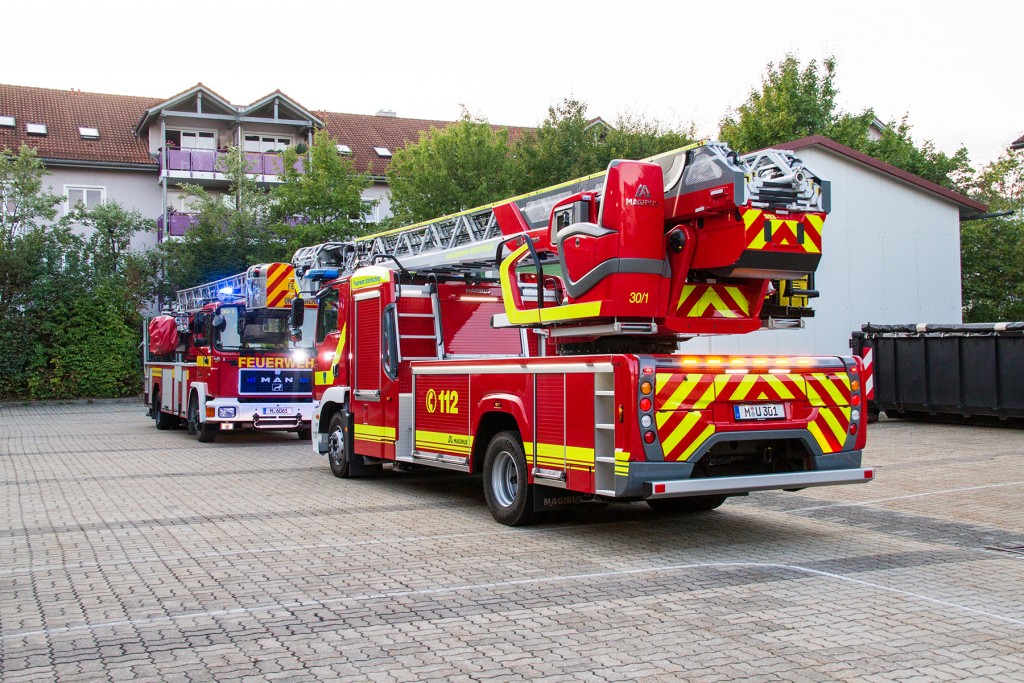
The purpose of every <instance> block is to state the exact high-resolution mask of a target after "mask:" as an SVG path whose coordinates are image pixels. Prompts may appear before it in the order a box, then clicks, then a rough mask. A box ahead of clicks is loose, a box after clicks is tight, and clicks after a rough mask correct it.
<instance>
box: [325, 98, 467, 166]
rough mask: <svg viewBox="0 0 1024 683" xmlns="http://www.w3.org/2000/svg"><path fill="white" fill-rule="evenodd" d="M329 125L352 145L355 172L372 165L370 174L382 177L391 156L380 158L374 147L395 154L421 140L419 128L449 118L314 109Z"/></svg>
mask: <svg viewBox="0 0 1024 683" xmlns="http://www.w3.org/2000/svg"><path fill="white" fill-rule="evenodd" d="M313 113H314V114H316V115H317V116H319V117H320V118H321V119H323V121H324V123H326V124H327V132H328V133H330V134H331V137H333V138H334V139H336V140H337V141H338V142H339V143H340V144H342V145H348V146H349V147H351V148H352V161H353V163H354V164H355V168H356V171H359V172H360V173H364V172H366V171H367V167H369V171H370V175H374V176H383V175H384V172H385V171H387V168H388V164H389V163H390V162H391V158H390V157H387V158H385V157H381V156H380V155H379V154H377V153H376V152H375V151H374V149H373V148H374V147H386V148H387V149H388V150H390V151H391V152H392V153H394V152H395V150H396V149H400V148H402V147H404V146H405V145H406V143H408V142H416V141H418V140H419V139H420V131H427V130H430V129H431V128H444V127H445V126H448V125H450V124H451V122H450V121H428V120H425V119H400V118H397V117H393V116H367V115H364V114H338V113H332V112H326V111H316V112H313Z"/></svg>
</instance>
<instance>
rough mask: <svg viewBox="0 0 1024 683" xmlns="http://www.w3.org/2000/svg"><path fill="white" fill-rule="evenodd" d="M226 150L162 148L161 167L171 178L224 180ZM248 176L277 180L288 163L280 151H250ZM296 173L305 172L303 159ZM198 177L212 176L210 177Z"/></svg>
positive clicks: (248, 154) (295, 165)
mask: <svg viewBox="0 0 1024 683" xmlns="http://www.w3.org/2000/svg"><path fill="white" fill-rule="evenodd" d="M227 155H228V150H226V149H218V150H213V149H189V148H187V147H181V148H173V147H172V148H169V149H161V150H160V154H159V161H160V168H161V169H162V170H163V171H164V172H166V173H169V174H170V175H174V176H176V177H188V178H195V177H200V178H201V177H211V178H223V177H224V173H223V169H224V164H223V162H221V159H224V158H226V157H227ZM245 162H246V173H249V174H251V175H261V176H271V177H272V178H273V179H274V180H277V176H279V175H280V174H281V172H282V171H283V170H284V160H283V159H282V158H281V155H280V154H279V153H277V152H246V153H245ZM294 167H295V170H296V171H298V172H299V173H304V172H305V164H304V163H303V160H302V159H299V160H298V161H296V162H295V164H294ZM196 174H210V175H209V176H204V175H200V176H197V175H196ZM267 180H269V178H267Z"/></svg>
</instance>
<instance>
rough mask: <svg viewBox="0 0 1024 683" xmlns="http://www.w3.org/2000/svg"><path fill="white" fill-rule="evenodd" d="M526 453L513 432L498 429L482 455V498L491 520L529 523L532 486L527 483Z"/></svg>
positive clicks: (507, 524)
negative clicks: (485, 501)
mask: <svg viewBox="0 0 1024 683" xmlns="http://www.w3.org/2000/svg"><path fill="white" fill-rule="evenodd" d="M527 481H528V474H527V469H526V455H525V454H524V453H523V444H522V443H520V441H519V434H518V433H517V432H500V433H499V434H496V435H495V436H494V438H492V439H491V442H490V443H489V444H488V445H487V454H486V455H485V456H484V498H486V499H487V507H488V508H489V509H490V511H491V515H492V516H493V517H494V519H495V521H497V522H499V523H501V524H504V525H506V526H523V525H526V524H529V523H531V522H533V521H534V520H535V519H536V515H535V513H534V511H533V487H532V486H530V485H529V484H528V483H527Z"/></svg>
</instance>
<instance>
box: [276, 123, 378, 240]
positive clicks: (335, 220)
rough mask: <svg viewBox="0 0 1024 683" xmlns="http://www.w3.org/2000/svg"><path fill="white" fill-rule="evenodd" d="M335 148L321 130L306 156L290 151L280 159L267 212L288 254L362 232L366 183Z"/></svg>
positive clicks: (362, 176)
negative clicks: (278, 180)
mask: <svg viewBox="0 0 1024 683" xmlns="http://www.w3.org/2000/svg"><path fill="white" fill-rule="evenodd" d="M337 144H338V141H337V140H335V139H334V138H332V137H331V135H330V133H328V132H327V131H326V130H321V131H317V133H316V134H315V135H314V136H313V146H312V147H311V148H310V149H309V151H308V152H307V153H305V154H299V152H298V150H296V149H295V148H294V147H292V148H289V149H288V150H286V151H285V153H284V155H283V163H284V172H283V173H282V174H281V180H282V183H281V185H279V186H277V187H276V188H274V189H273V190H272V191H271V199H272V201H273V203H272V204H271V207H270V208H271V221H272V222H273V223H274V224H275V229H276V231H277V232H278V233H279V234H280V235H281V238H282V239H283V240H284V242H285V244H286V247H287V249H288V250H289V251H291V250H294V249H297V248H299V247H304V246H309V245H311V244H319V243H320V242H327V241H330V240H339V239H344V238H348V237H355V236H357V235H359V234H361V233H362V232H364V231H365V228H366V224H365V222H364V218H365V215H366V213H367V212H368V211H369V210H370V209H371V208H372V207H373V203H370V202H365V201H363V199H362V192H363V190H365V189H366V188H367V187H369V186H370V182H371V181H370V178H369V176H368V175H366V174H361V173H357V172H356V170H355V168H354V167H353V165H352V161H351V160H349V159H348V158H346V157H344V156H342V155H341V154H339V153H338V148H337ZM300 168H301V170H300Z"/></svg>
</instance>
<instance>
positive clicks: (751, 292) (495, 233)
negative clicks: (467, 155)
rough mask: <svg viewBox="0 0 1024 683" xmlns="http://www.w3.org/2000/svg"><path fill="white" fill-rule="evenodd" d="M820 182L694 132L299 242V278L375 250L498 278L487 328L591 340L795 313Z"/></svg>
mask: <svg viewBox="0 0 1024 683" xmlns="http://www.w3.org/2000/svg"><path fill="white" fill-rule="evenodd" d="M829 210H830V199H829V183H828V181H827V180H823V179H822V178H820V177H819V176H817V175H816V174H814V173H813V172H812V171H810V170H809V169H808V168H807V167H806V166H805V165H804V164H803V163H802V162H801V161H800V160H799V159H797V158H796V157H795V156H794V155H793V154H792V153H791V152H788V151H784V150H764V151H760V152H755V153H752V154H748V155H744V156H739V155H737V154H736V153H735V152H733V151H732V150H730V149H729V148H728V147H727V146H726V145H724V144H722V143H719V142H704V143H697V144H694V145H690V146H688V147H684V148H681V149H677V150H673V151H671V152H666V153H664V154H659V155H656V156H654V157H651V158H649V159H646V160H644V161H640V162H635V161H621V162H619V161H616V162H612V164H611V165H610V166H609V168H608V170H606V171H603V172H600V173H595V174H593V175H590V176H586V177H583V178H578V179H576V180H572V181H569V182H566V183H562V184H559V185H555V186H553V187H549V188H545V189H542V190H538V191H536V192H531V193H528V194H524V195H521V196H518V197H514V198H512V199H507V200H502V201H500V202H495V203H493V204H489V205H486V206H482V207H478V208H474V209H469V210H467V211H463V212H460V213H456V214H452V215H449V216H444V217H442V218H438V219H434V220H430V221H424V222H422V223H417V224H415V225H411V226H407V227H402V228H398V229H395V230H391V231H386V232H381V233H377V234H373V235H368V236H364V237H360V238H357V239H354V240H349V241H344V242H327V243H324V244H319V245H315V246H312V247H306V248H303V249H300V250H298V251H297V252H296V253H295V255H294V257H293V260H292V264H293V265H294V266H295V271H296V278H297V282H298V283H299V288H300V290H302V291H304V292H313V291H316V289H317V288H318V285H317V284H316V283H317V282H318V281H319V280H326V279H332V278H336V277H341V276H344V275H347V274H350V273H352V272H353V271H354V270H355V269H356V268H357V267H359V266H362V265H369V264H373V263H381V262H386V263H383V264H384V265H388V266H389V267H397V268H398V269H399V270H400V271H401V273H402V275H403V276H404V277H411V278H415V277H420V278H428V277H432V278H450V277H461V278H466V279H476V280H481V281H486V280H490V281H494V280H498V281H500V282H501V285H502V290H503V294H504V297H503V298H504V304H505V314H504V315H496V316H495V317H494V320H493V325H494V326H496V327H498V326H518V327H532V328H546V329H547V331H548V334H550V335H551V336H552V337H562V338H563V339H565V340H567V341H568V340H588V339H589V340H594V339H597V338H607V337H618V336H622V335H646V336H648V337H650V338H652V339H661V340H666V341H667V340H671V341H673V342H674V341H675V340H678V339H680V338H686V337H689V336H694V335H697V334H705V333H711V334H721V333H734V332H749V331H752V330H754V329H758V328H759V327H762V326H766V327H769V326H770V327H790V326H799V325H802V321H801V319H802V318H803V317H807V316H810V315H813V310H812V309H811V308H810V306H809V298H811V297H813V296H816V292H814V291H813V274H814V271H815V269H816V268H817V265H818V261H819V259H820V256H821V226H822V224H823V222H824V219H825V215H826V214H827V213H828V211H829Z"/></svg>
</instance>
